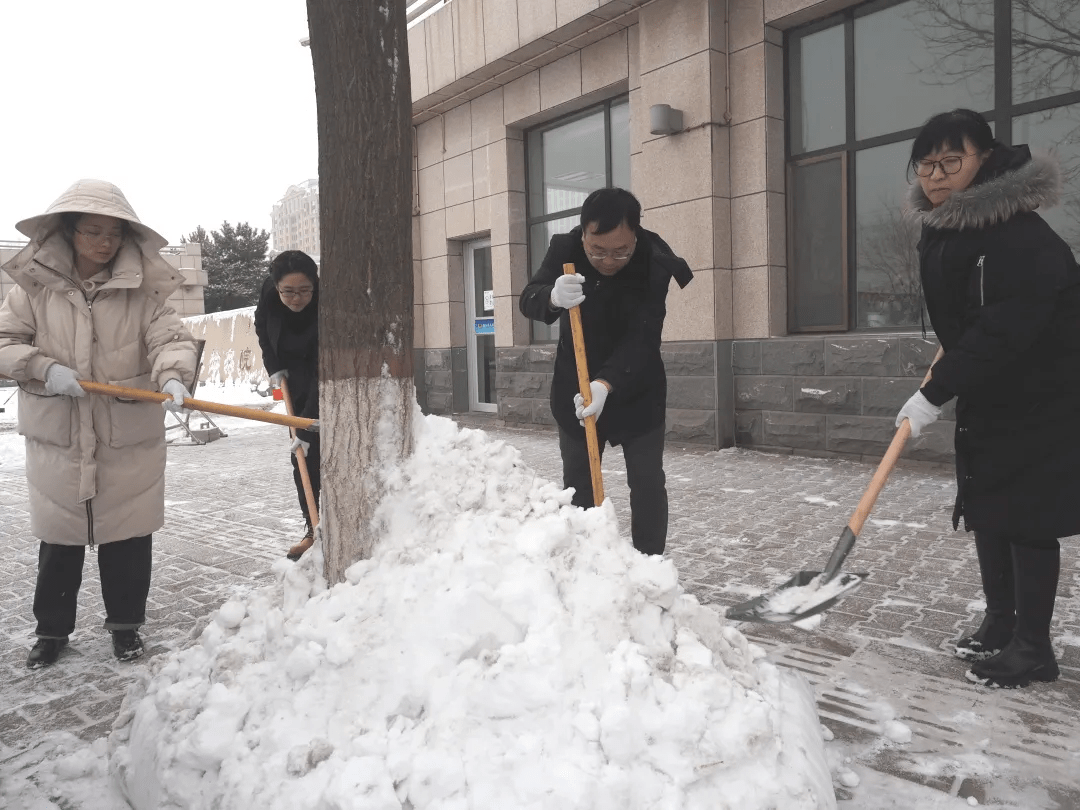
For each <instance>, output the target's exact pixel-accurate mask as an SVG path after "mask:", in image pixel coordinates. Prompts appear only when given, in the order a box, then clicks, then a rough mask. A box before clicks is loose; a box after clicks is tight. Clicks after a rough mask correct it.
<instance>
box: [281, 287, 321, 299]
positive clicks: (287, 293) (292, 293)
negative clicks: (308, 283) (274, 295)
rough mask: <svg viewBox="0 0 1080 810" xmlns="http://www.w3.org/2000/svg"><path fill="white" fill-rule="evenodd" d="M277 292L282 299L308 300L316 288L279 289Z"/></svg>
mask: <svg viewBox="0 0 1080 810" xmlns="http://www.w3.org/2000/svg"><path fill="white" fill-rule="evenodd" d="M277 291H278V295H280V296H281V297H282V298H308V297H309V296H311V294H312V293H314V292H315V288H314V287H301V288H300V289H299V290H294V289H291V288H289V287H278V288H277Z"/></svg>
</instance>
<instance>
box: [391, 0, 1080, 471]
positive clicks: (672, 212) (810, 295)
mask: <svg viewBox="0 0 1080 810" xmlns="http://www.w3.org/2000/svg"><path fill="white" fill-rule="evenodd" d="M1078 31H1080V5H1078V4H1076V3H1061V2H1059V0H980V2H971V0H900V1H899V2H897V1H896V0H885V1H882V0H877V1H876V2H851V1H850V0H824V2H820V1H816V0H645V2H637V1H636V0H607V1H606V2H605V0H498V2H491V0H452V2H449V3H448V4H447V5H446V6H444V7H443V8H440V9H439V10H437V11H435V12H434V13H433V14H431V15H430V16H428V17H427V18H425V19H423V20H422V21H421V22H419V23H417V24H416V25H414V26H413V27H412V28H411V29H410V30H409V49H410V69H411V77H412V96H413V121H414V125H415V194H416V199H415V208H416V216H415V218H414V277H415V289H416V305H415V306H416V308H415V315H416V319H415V322H416V335H415V346H416V347H417V365H418V372H417V385H418V392H419V396H420V399H421V402H422V404H423V405H424V407H425V408H426V409H427V410H428V411H431V412H436V413H447V412H462V411H470V410H475V411H486V412H491V413H494V414H495V415H496V418H498V419H499V420H502V421H505V422H506V423H507V424H515V425H550V424H553V421H552V418H551V414H550V409H549V406H548V401H547V398H548V392H549V386H550V380H551V372H552V364H553V360H554V343H553V341H554V339H555V338H556V337H557V335H556V334H555V333H554V331H553V330H552V329H551V328H549V327H545V326H544V325H542V324H536V323H533V322H530V321H528V320H526V319H525V318H524V317H523V316H522V315H521V314H520V313H519V312H518V310H517V297H518V295H519V293H520V292H521V290H522V288H523V287H524V285H525V284H526V283H527V281H528V279H529V277H530V274H531V272H532V271H533V270H534V269H535V268H537V267H538V266H539V263H540V261H541V260H542V258H543V256H544V252H545V249H546V247H547V244H548V240H549V239H550V237H551V235H552V234H554V233H558V232H563V231H566V230H569V229H570V228H571V227H573V225H574V224H576V214H577V210H578V208H579V207H580V205H581V202H582V201H583V200H584V198H585V196H586V195H587V194H588V193H589V192H590V191H592V190H594V189H595V188H597V187H600V186H605V185H617V186H623V187H626V188H629V189H630V190H631V191H633V192H634V194H635V195H636V196H637V197H638V198H639V199H640V200H641V202H642V205H643V207H644V217H643V223H642V224H643V225H644V226H645V227H647V228H649V229H650V230H654V231H657V232H658V233H660V235H661V236H663V237H664V239H665V240H666V241H668V242H669V244H671V246H672V247H673V248H674V250H675V251H676V252H677V253H679V254H680V255H682V256H683V257H684V258H686V259H687V260H688V261H689V263H690V266H691V267H692V269H693V270H694V273H695V279H694V281H693V282H692V283H691V284H690V285H689V286H688V287H687V288H686V289H685V290H680V289H678V288H677V285H672V288H671V291H670V293H669V296H668V316H667V321H666V325H665V330H664V356H665V360H666V363H667V369H668V375H669V394H668V437H669V441H674V442H680V443H699V444H703V445H706V446H711V447H726V446H731V445H732V444H738V445H742V446H748V447H757V448H767V449H774V450H780V451H791V452H802V453H811V454H822V455H834V454H835V455H844V456H852V457H862V456H866V457H875V456H880V455H881V453H882V452H883V450H884V448H885V447H886V446H887V444H888V442H889V441H890V440H891V438H892V435H893V432H894V427H893V419H894V418H895V414H896V412H897V411H898V410H899V408H900V406H901V405H902V404H903V402H904V401H905V400H906V399H907V397H909V396H910V395H911V393H913V392H914V390H915V389H916V388H917V387H918V385H919V381H920V380H921V378H922V376H923V374H924V373H925V370H926V368H927V365H928V363H929V361H930V359H931V358H932V357H933V355H934V352H935V351H936V348H937V343H936V341H935V339H934V335H933V333H932V332H931V331H929V325H928V324H926V326H925V327H924V325H923V321H924V318H923V313H922V305H921V291H920V289H919V282H918V270H917V261H916V258H915V252H914V248H915V243H916V242H917V239H918V234H917V230H914V229H913V227H912V225H911V223H910V221H909V220H908V219H906V218H905V217H903V216H902V210H903V202H904V197H905V192H906V188H907V183H908V180H909V179H910V178H909V177H908V176H907V175H908V173H907V172H906V169H907V154H908V151H909V150H910V146H911V142H912V139H913V138H914V136H915V134H916V133H917V131H918V129H919V128H920V127H921V125H922V124H923V122H924V121H925V120H926V119H927V118H928V117H930V116H931V115H933V114H935V113H937V112H941V111H944V110H948V109H952V108H955V107H969V108H974V109H977V110H980V111H982V112H984V113H985V114H986V115H987V117H988V119H989V120H991V122H992V124H993V126H994V127H995V133H996V135H997V137H998V138H999V139H1000V140H1002V141H1004V142H1006V143H1030V144H1031V145H1032V147H1033V148H1054V149H1056V150H1057V153H1058V155H1059V157H1060V158H1061V160H1062V162H1063V163H1064V164H1065V167H1066V178H1067V185H1066V195H1065V199H1064V201H1063V204H1062V205H1061V206H1059V207H1057V208H1055V209H1051V210H1049V211H1047V212H1044V215H1045V216H1046V217H1047V219H1048V220H1049V221H1050V222H1051V224H1053V225H1054V226H1055V228H1057V230H1058V231H1059V233H1061V234H1062V235H1063V236H1065V238H1066V239H1069V240H1071V243H1072V244H1073V245H1074V247H1075V248H1077V249H1080V90H1078V88H1080V76H1078V75H1077V69H1078V62H1077V60H1076V59H1075V57H1069V56H1068V55H1067V54H1068V53H1073V54H1075V53H1077V52H1080V36H1078V35H1077V34H1076V33H1075V32H1078ZM1055 42H1056V44H1057V45H1058V46H1061V47H1055ZM1065 46H1068V47H1065ZM1070 47H1071V48H1072V50H1071V51H1070V50H1069V48H1070ZM1063 53H1064V54H1065V55H1063ZM657 105H667V106H668V107H670V108H672V109H673V110H677V111H680V112H681V122H677V121H676V122H673V123H674V126H664V123H665V122H664V121H663V120H659V118H658V120H657V121H654V120H653V117H652V116H651V115H650V110H651V109H652V108H654V107H657ZM661 113H662V108H660V109H658V110H657V113H654V115H657V116H659V117H662V115H661ZM556 328H557V327H556ZM924 328H925V329H926V331H925V333H924ZM950 413H951V410H949V411H947V412H946V416H949V414H950ZM951 436H952V424H951V423H950V422H948V421H947V420H946V421H945V422H943V423H939V424H936V425H932V426H930V427H929V428H928V429H927V431H926V432H925V433H924V435H923V436H921V437H920V438H919V439H918V440H917V441H915V442H913V443H912V445H911V446H910V447H909V451H908V454H909V456H911V457H914V458H918V459H924V460H929V461H944V460H947V459H948V458H949V457H950V455H951V452H952V449H951V443H952V442H951Z"/></svg>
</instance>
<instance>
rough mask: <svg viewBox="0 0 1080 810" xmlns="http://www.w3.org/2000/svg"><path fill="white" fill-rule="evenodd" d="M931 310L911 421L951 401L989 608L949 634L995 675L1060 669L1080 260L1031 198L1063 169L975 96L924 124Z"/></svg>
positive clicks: (926, 277) (1010, 683) (1036, 674)
mask: <svg viewBox="0 0 1080 810" xmlns="http://www.w3.org/2000/svg"><path fill="white" fill-rule="evenodd" d="M911 165H912V168H913V169H914V171H915V174H916V175H917V182H916V183H914V184H913V185H912V188H911V199H910V202H911V207H912V208H913V209H914V211H915V212H917V213H918V214H919V216H920V217H921V219H922V238H921V239H920V241H919V261H920V270H921V274H922V283H923V291H924V294H925V298H926V307H927V312H928V313H929V315H930V321H931V323H932V324H933V327H934V331H935V332H936V333H937V337H938V340H939V341H940V342H941V347H942V349H943V350H944V355H943V356H942V358H941V359H940V360H939V361H938V362H937V364H935V366H934V368H933V376H932V378H931V380H930V381H929V382H928V383H927V384H926V385H925V386H924V387H923V388H922V389H921V390H920V391H919V392H916V394H915V395H914V396H913V397H912V398H911V399H910V400H909V401H908V403H907V404H906V405H905V406H904V408H903V409H902V410H901V411H900V415H899V416H898V417H897V425H899V424H900V421H901V420H902V419H904V418H909V419H910V420H911V425H912V435H913V436H915V435H918V431H919V430H920V429H921V428H922V427H924V426H925V425H927V424H929V423H930V422H932V421H934V420H935V419H936V418H937V416H938V415H939V414H940V410H941V407H940V406H942V405H943V404H945V403H946V402H947V401H948V400H950V399H952V398H953V397H956V398H957V404H956V439H955V442H956V472H957V495H956V506H955V510H954V512H953V525H954V527H956V526H957V525H958V524H959V520H960V518H961V517H962V518H963V520H964V528H965V529H966V530H968V531H974V532H975V546H976V550H977V552H978V557H979V568H980V572H981V574H982V582H983V590H984V591H985V593H986V615H985V618H984V619H983V622H982V625H981V626H980V627H979V629H978V630H976V631H975V632H974V633H972V634H971V635H969V636H965V637H964V638H961V639H960V640H959V641H958V642H957V643H956V655H957V657H959V658H962V659H965V660H968V661H973V662H975V663H974V664H973V665H972V667H971V671H970V672H968V675H967V677H968V679H969V680H971V681H974V682H976V683H982V684H986V685H990V686H1005V687H1018V686H1027V685H1028V684H1029V683H1030V682H1031V681H1053V680H1055V679H1056V678H1057V677H1058V666H1057V662H1056V661H1055V659H1054V651H1053V648H1052V647H1051V644H1050V622H1051V619H1052V617H1053V613H1054V600H1055V594H1056V591H1057V583H1058V574H1059V570H1060V546H1059V543H1058V539H1059V538H1061V537H1066V536H1069V535H1074V534H1080V498H1078V497H1077V495H1078V493H1080V462H1078V459H1080V268H1078V267H1077V264H1076V261H1075V259H1074V257H1073V254H1072V251H1071V250H1070V248H1069V246H1068V245H1067V244H1066V243H1065V241H1064V240H1062V239H1061V237H1059V236H1058V235H1057V234H1056V233H1055V232H1054V231H1053V229H1051V228H1050V226H1049V225H1047V224H1046V222H1045V221H1044V220H1043V219H1042V217H1040V216H1039V215H1038V214H1037V213H1035V209H1036V208H1039V207H1046V206H1052V205H1054V204H1055V203H1056V202H1057V200H1058V198H1059V196H1060V191H1061V179H1060V171H1059V169H1058V167H1057V164H1056V163H1055V162H1054V161H1053V160H1052V159H1050V158H1046V157H1032V155H1031V153H1030V151H1029V150H1028V148H1027V147H1026V146H1015V147H1010V146H1005V145H1003V144H1001V143H999V142H997V141H995V140H994V137H993V134H992V132H991V130H990V127H989V125H988V124H987V123H986V120H985V119H984V118H983V117H982V116H981V115H979V114H978V113H975V112H972V111H970V110H954V111H952V112H949V113H942V114H941V115H937V116H935V117H934V118H931V119H930V121H929V122H927V124H926V125H925V126H924V127H923V130H922V132H920V134H919V136H918V137H917V138H916V139H915V143H914V145H913V147H912V152H911Z"/></svg>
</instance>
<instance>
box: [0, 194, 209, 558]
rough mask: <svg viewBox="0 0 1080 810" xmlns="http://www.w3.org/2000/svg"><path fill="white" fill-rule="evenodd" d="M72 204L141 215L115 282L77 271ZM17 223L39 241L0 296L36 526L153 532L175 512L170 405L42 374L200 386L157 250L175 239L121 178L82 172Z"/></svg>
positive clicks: (3, 370) (119, 259) (99, 534)
mask: <svg viewBox="0 0 1080 810" xmlns="http://www.w3.org/2000/svg"><path fill="white" fill-rule="evenodd" d="M65 211H75V212H81V213H91V214H104V215H107V216H112V217H118V218H120V219H123V220H126V221H127V222H128V223H130V230H129V233H128V236H127V238H126V239H125V240H124V242H123V244H122V245H121V246H120V249H119V251H118V252H117V254H116V257H115V259H114V260H113V264H112V268H111V269H112V277H111V278H110V279H109V280H107V281H105V282H104V283H101V284H94V283H93V282H83V281H81V280H80V279H79V278H78V274H77V273H76V272H75V268H74V257H73V250H72V246H71V244H70V243H69V242H68V241H67V239H66V238H65V237H64V235H63V233H62V229H61V219H60V213H62V212H65ZM16 227H17V228H18V229H19V230H20V231H21V232H22V233H24V234H26V236H27V237H29V239H30V243H29V244H28V245H27V246H26V247H25V248H24V249H23V250H21V251H20V252H19V253H18V254H17V255H16V256H15V257H14V258H12V259H11V260H9V261H8V262H7V263H5V264H4V265H3V270H4V271H6V272H7V273H8V275H10V276H11V278H12V279H13V280H14V281H15V282H16V284H17V285H18V286H17V287H15V288H14V289H13V290H12V291H11V292H10V293H9V294H8V295H7V297H6V298H5V299H4V302H3V304H2V305H0V374H6V375H7V376H9V377H12V378H14V379H16V380H18V381H19V383H20V388H21V390H20V391H19V432H20V433H21V434H22V435H23V436H25V437H26V478H27V482H28V484H29V490H30V530H31V531H32V532H33V533H34V535H35V536H36V537H38V538H40V539H41V540H45V541H46V542H49V543H57V544H61V545H86V544H87V543H111V542H113V541H116V540H126V539H128V538H130V537H139V536H141V535H145V534H150V533H151V532H154V531H156V530H158V529H160V528H161V527H162V525H163V524H164V522H165V421H164V415H163V413H162V409H161V407H160V406H159V405H157V404H156V403H146V402H137V401H125V400H120V399H116V398H113V397H104V396H99V395H87V396H84V397H68V396H50V395H48V394H47V393H46V392H45V385H44V382H43V381H44V379H45V375H46V372H47V371H48V369H49V367H50V366H51V365H52V364H53V363H54V362H57V363H61V364H63V365H65V366H68V367H69V368H72V369H74V370H75V372H76V373H77V374H78V376H79V378H80V379H84V380H94V381H96V382H102V383H113V384H116V385H124V386H129V387H132V388H143V389H147V390H152V391H156V390H160V389H161V387H162V386H163V385H164V384H165V383H166V382H167V381H168V380H170V379H178V380H180V381H181V382H183V384H184V386H185V387H186V388H188V390H191V385H192V382H193V378H194V376H195V358H196V348H195V344H194V341H193V339H192V337H191V335H190V334H189V333H188V332H187V330H186V329H185V328H184V326H183V323H182V322H181V320H180V317H179V316H178V315H177V314H176V311H175V310H174V309H173V308H172V307H170V306H169V305H168V304H167V303H166V299H168V297H169V295H170V294H171V293H172V292H173V290H175V289H176V288H177V286H179V284H180V283H181V280H182V279H181V276H180V274H179V273H178V272H177V271H176V270H174V269H173V268H172V267H171V266H170V265H169V264H168V262H166V261H165V260H164V259H163V258H161V256H160V254H159V252H158V251H159V250H160V249H161V248H162V247H164V246H165V245H166V244H167V242H166V240H165V239H163V238H162V237H161V236H160V235H159V234H157V233H155V232H154V231H153V230H151V229H150V228H147V227H146V226H145V225H143V224H142V223H140V222H139V220H138V218H137V217H136V216H135V212H134V211H133V210H132V208H131V206H130V205H129V204H128V202H127V200H126V199H125V198H124V195H123V193H122V192H121V191H120V189H118V188H117V187H116V186H114V185H112V184H111V183H105V182H102V181H99V180H81V181H79V182H78V183H76V184H75V185H73V186H72V187H71V188H70V189H68V190H67V191H66V192H65V193H64V194H63V196H61V197H60V198H59V199H58V200H57V201H56V202H54V203H53V204H52V205H51V206H49V209H48V210H47V211H46V212H45V213H44V214H42V215H41V216H37V217H32V218H31V219H27V220H23V221H22V222H20V223H18V224H17V225H16ZM91 291H92V292H93V293H94V294H93V295H92V296H91Z"/></svg>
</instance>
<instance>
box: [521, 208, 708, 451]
mask: <svg viewBox="0 0 1080 810" xmlns="http://www.w3.org/2000/svg"><path fill="white" fill-rule="evenodd" d="M566 262H573V264H574V266H575V267H576V269H577V272H578V273H580V274H581V275H583V276H584V277H585V283H584V285H582V286H583V292H584V294H585V301H584V302H583V303H582V304H581V306H580V307H579V309H580V312H581V326H582V332H583V334H584V342H585V353H586V359H587V362H588V366H589V379H590V380H596V379H604V380H606V381H607V382H608V383H610V384H611V386H612V391H611V393H610V394H609V395H608V398H607V401H606V403H605V404H604V410H603V411H601V413H600V418H599V419H598V420H597V422H596V430H597V436H598V437H599V439H600V442H601V444H602V443H603V442H604V441H609V442H611V444H613V445H617V444H619V443H620V442H622V441H623V440H625V439H629V438H633V437H635V436H640V435H642V434H644V433H647V432H649V431H651V430H653V429H655V428H657V427H659V426H661V425H663V424H664V417H665V407H666V400H667V376H666V374H665V372H664V361H663V359H662V358H661V356H660V338H661V334H662V333H663V331H664V317H665V316H666V315H667V292H668V283H669V282H670V280H671V279H672V278H674V279H675V280H676V281H677V282H678V283H679V286H680V287H685V286H686V285H687V284H689V283H690V280H691V279H692V278H693V277H694V274H693V273H692V272H691V271H690V266H689V265H688V264H687V263H686V262H685V261H683V260H682V259H680V258H679V257H678V256H676V255H675V253H674V252H673V251H672V250H671V248H670V247H668V246H667V244H666V243H665V242H664V240H663V239H661V238H660V237H659V236H657V235H656V234H655V233H652V232H651V231H646V230H644V229H639V230H638V236H637V248H636V249H635V250H634V255H633V257H632V258H631V259H630V261H629V263H628V264H627V265H626V266H625V267H623V268H622V269H621V270H620V271H619V272H618V273H616V274H615V275H614V276H602V275H600V273H599V272H598V271H597V270H596V268H594V267H593V266H592V264H591V263H590V262H589V260H588V258H587V257H586V256H585V248H584V247H583V246H582V244H581V228H580V227H578V228H574V230H572V231H570V233H567V234H559V235H556V236H554V237H552V239H551V245H550V247H549V248H548V252H547V255H546V256H544V261H543V263H542V264H541V265H540V269H539V270H538V271H537V272H536V275H535V276H533V280H532V281H531V282H530V283H529V285H528V286H527V287H526V288H525V289H524V290H522V292H521V297H520V299H519V301H518V306H519V308H520V309H521V312H522V314H523V315H525V316H526V317H528V318H532V319H533V320H537V321H543V322H544V323H548V324H551V323H554V322H555V321H556V320H557V321H559V345H558V349H557V351H556V355H555V374H554V377H553V378H552V381H551V413H552V416H553V417H554V418H555V421H556V422H557V423H558V424H559V427H560V428H562V429H563V430H566V431H568V432H570V433H572V434H574V435H576V436H579V437H584V435H585V431H584V428H582V427H581V425H579V424H578V419H577V417H576V416H575V415H574V395H575V394H577V393H578V392H579V388H578V379H577V361H576V360H575V357H574V340H573V335H572V334H571V331H570V314H569V311H568V310H565V309H558V310H553V309H551V307H550V306H549V303H550V300H551V289H552V287H554V286H555V279H556V278H558V277H559V276H560V275H562V272H563V264H564V263H566Z"/></svg>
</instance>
